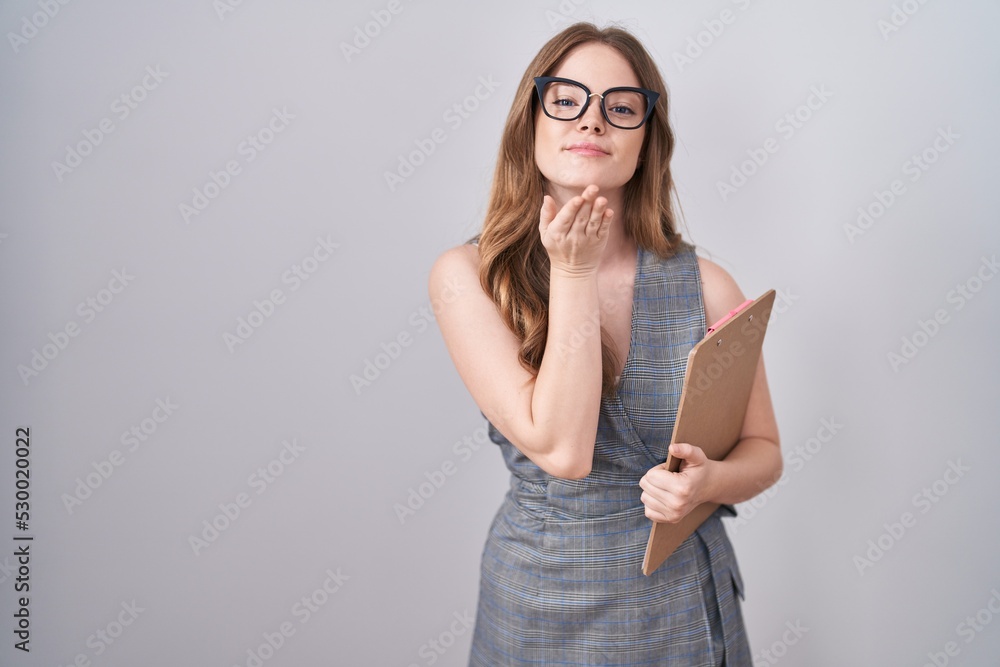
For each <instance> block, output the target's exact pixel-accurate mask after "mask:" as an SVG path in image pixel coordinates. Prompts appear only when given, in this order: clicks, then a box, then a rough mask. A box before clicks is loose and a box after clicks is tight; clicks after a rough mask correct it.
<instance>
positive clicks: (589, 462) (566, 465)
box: [539, 451, 594, 479]
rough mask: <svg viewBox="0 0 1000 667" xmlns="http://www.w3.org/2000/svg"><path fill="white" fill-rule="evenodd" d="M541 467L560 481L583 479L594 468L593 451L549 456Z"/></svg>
mask: <svg viewBox="0 0 1000 667" xmlns="http://www.w3.org/2000/svg"><path fill="white" fill-rule="evenodd" d="M539 467H540V468H541V469H542V470H544V471H545V472H547V473H548V474H550V475H552V476H553V477H558V478H560V479H583V478H584V477H586V476H587V475H589V474H590V473H591V471H592V470H593V468H594V453H593V451H589V452H586V455H584V453H583V452H581V453H574V452H567V453H565V454H563V455H561V456H549V457H546V460H545V461H543V462H542V463H540V464H539Z"/></svg>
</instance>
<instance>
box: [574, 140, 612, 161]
mask: <svg viewBox="0 0 1000 667" xmlns="http://www.w3.org/2000/svg"><path fill="white" fill-rule="evenodd" d="M566 150H568V151H570V152H571V153H576V154H577V155H589V156H593V157H602V156H605V155H609V153H608V152H607V151H606V150H604V149H603V148H601V147H600V146H598V145H597V144H592V143H590V142H589V141H579V142H577V143H575V144H570V145H569V146H567V147H566Z"/></svg>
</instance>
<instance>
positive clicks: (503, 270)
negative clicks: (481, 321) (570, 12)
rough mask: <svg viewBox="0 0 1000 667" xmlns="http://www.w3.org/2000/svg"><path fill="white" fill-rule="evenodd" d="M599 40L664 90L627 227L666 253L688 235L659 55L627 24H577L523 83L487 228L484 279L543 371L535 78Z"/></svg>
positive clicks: (610, 360) (545, 294)
mask: <svg viewBox="0 0 1000 667" xmlns="http://www.w3.org/2000/svg"><path fill="white" fill-rule="evenodd" d="M593 42H597V43H600V44H606V45H608V46H610V47H612V48H614V49H616V50H617V51H618V52H619V53H621V54H622V56H624V57H625V59H626V60H627V61H628V62H629V64H631V66H632V69H633V70H634V71H635V74H636V77H637V78H638V79H639V85H640V86H641V87H643V88H648V89H650V90H655V91H657V92H659V93H660V98H659V100H658V101H657V106H656V107H655V110H654V111H653V114H652V116H650V118H649V120H648V121H647V123H646V125H645V126H644V127H645V128H647V129H644V130H643V131H644V132H645V133H646V134H645V137H644V138H643V145H642V152H641V153H640V158H639V165H638V166H637V168H636V171H635V174H634V175H633V176H632V178H631V179H630V180H629V182H628V183H626V184H625V190H624V198H623V203H622V207H623V209H624V210H623V211H620V212H618V214H617V215H616V216H615V217H616V218H617V219H619V220H622V221H623V224H624V226H625V233H626V234H627V235H629V236H630V237H631V238H633V239H634V240H635V242H636V244H637V245H639V246H640V247H642V248H644V249H646V250H649V251H652V252H655V253H656V254H657V255H659V256H660V257H663V258H666V257H669V256H670V255H672V254H673V253H674V251H675V250H676V248H677V246H678V244H680V242H681V238H680V234H679V233H678V232H677V230H676V227H675V224H674V222H675V216H674V211H673V207H672V204H671V196H672V195H675V190H674V183H673V178H672V177H671V173H670V157H671V155H672V154H673V150H674V135H673V132H672V131H671V129H670V125H669V123H668V122H667V112H668V105H667V89H666V85H665V84H664V82H663V77H662V76H661V75H660V72H659V70H658V69H657V67H656V64H655V63H654V62H653V59H652V58H651V57H650V55H649V54H648V53H647V52H646V50H645V48H643V46H642V44H640V43H639V41H638V40H637V39H636V38H635V37H633V36H632V35H631V34H629V33H628V32H626V31H625V30H622V29H621V28H617V27H608V28H604V29H599V28H597V26H595V25H593V24H591V23H576V24H574V25H571V26H569V27H568V28H566V29H565V30H563V31H562V32H560V33H559V34H558V35H556V36H555V37H553V38H552V39H550V40H549V41H548V42H547V43H546V44H545V46H543V47H542V49H541V50H540V51H539V52H538V55H536V56H535V58H534V60H532V61H531V64H529V65H528V69H527V70H526V71H525V72H524V76H523V77H522V78H521V83H520V84H518V89H517V93H516V95H515V97H514V102H513V104H512V105H511V109H510V113H509V114H508V116H507V123H506V125H505V126H504V131H503V136H502V138H501V140H500V151H499V155H498V157H497V164H496V171H495V172H494V175H493V186H492V188H491V190H490V200H489V205H488V208H487V212H486V219H485V221H484V223H483V230H482V232H481V233H480V235H479V255H480V269H479V280H480V282H481V284H482V286H483V289H484V290H485V291H486V293H487V294H489V295H490V296H491V297H492V298H493V301H494V302H495V303H496V304H497V308H498V309H499V312H500V316H501V317H502V318H503V321H504V323H506V325H507V326H508V327H509V328H510V330H511V331H513V332H514V334H515V335H516V336H517V337H518V338H519V339H520V340H521V349H520V351H519V354H518V359H519V361H520V362H521V364H522V365H523V366H524V367H525V368H526V369H528V370H530V371H532V372H534V373H537V372H538V368H539V366H540V365H541V363H542V355H543V354H544V352H545V341H546V337H547V335H548V300H549V257H548V254H547V253H546V251H545V248H544V246H542V242H541V239H540V237H539V234H538V215H539V208H540V207H541V203H542V196H543V194H544V183H545V182H544V179H543V177H542V174H541V172H540V171H539V170H538V167H537V165H536V163H535V150H534V146H535V113H536V111H537V100H536V97H535V88H534V77H536V76H549V75H551V74H552V72H553V71H555V70H556V68H558V66H559V64H560V63H561V62H562V61H563V59H564V58H565V57H566V56H567V54H568V53H569V52H570V51H571V50H573V49H574V48H576V47H578V46H581V45H583V44H588V43H593ZM601 356H602V365H603V372H602V383H601V391H602V393H603V395H605V396H611V395H612V394H613V392H614V391H615V388H616V380H615V377H614V369H615V367H616V365H617V363H616V361H617V360H616V356H615V353H614V350H613V349H612V347H611V346H610V345H609V344H608V336H607V333H606V331H605V330H604V328H603V327H602V328H601Z"/></svg>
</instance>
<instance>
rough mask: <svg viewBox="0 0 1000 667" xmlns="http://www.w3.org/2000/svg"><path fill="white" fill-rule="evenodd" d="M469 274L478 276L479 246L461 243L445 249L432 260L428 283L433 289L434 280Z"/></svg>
mask: <svg viewBox="0 0 1000 667" xmlns="http://www.w3.org/2000/svg"><path fill="white" fill-rule="evenodd" d="M470 274H474V275H476V277H477V279H478V276H479V248H477V247H476V246H474V245H472V244H471V243H463V244H462V245H459V246H455V247H454V248H449V249H448V250H445V251H444V252H443V253H441V255H439V256H438V258H437V259H436V260H434V264H433V266H432V267H431V274H430V283H431V286H432V289H433V285H434V283H435V282H437V281H440V280H442V279H447V278H449V277H460V276H461V277H467V276H468V275H470Z"/></svg>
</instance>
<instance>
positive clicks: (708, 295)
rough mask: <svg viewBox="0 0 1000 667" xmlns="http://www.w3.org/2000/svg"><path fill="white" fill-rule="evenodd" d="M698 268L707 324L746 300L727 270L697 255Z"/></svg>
mask: <svg viewBox="0 0 1000 667" xmlns="http://www.w3.org/2000/svg"><path fill="white" fill-rule="evenodd" d="M698 270H699V271H700V272H701V291H702V295H703V296H704V299H705V320H706V322H707V323H708V324H709V325H710V324H712V323H713V322H715V321H717V320H719V319H720V318H722V317H723V316H725V315H726V314H727V313H728V312H729V311H730V310H733V309H734V308H736V307H737V306H739V305H740V304H741V303H743V302H744V301H746V297H745V296H744V295H743V290H741V289H740V286H739V285H737V284H736V281H735V280H733V277H732V276H731V275H729V272H728V271H726V270H725V269H724V268H722V267H721V266H719V265H718V264H716V263H715V262H713V261H712V260H710V259H705V258H704V257H699V258H698Z"/></svg>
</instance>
